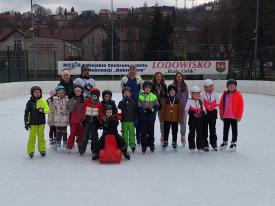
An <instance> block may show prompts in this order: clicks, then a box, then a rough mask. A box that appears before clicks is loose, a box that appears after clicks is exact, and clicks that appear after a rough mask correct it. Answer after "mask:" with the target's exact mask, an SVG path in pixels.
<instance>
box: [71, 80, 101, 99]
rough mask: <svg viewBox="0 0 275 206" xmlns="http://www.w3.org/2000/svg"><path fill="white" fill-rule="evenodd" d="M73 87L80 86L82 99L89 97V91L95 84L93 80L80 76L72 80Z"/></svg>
mask: <svg viewBox="0 0 275 206" xmlns="http://www.w3.org/2000/svg"><path fill="white" fill-rule="evenodd" d="M74 85H77V86H80V87H81V88H83V89H84V97H85V98H88V97H90V96H91V95H90V89H92V88H93V87H95V86H96V84H95V80H94V79H92V78H90V77H88V78H86V77H83V76H80V77H79V78H77V79H76V80H74Z"/></svg>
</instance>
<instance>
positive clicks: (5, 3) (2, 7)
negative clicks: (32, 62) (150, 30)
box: [0, 0, 211, 12]
mask: <svg viewBox="0 0 275 206" xmlns="http://www.w3.org/2000/svg"><path fill="white" fill-rule="evenodd" d="M145 1H146V2H147V5H148V6H153V5H155V4H156V2H157V3H158V4H159V5H167V6H175V4H176V0H113V2H114V9H116V8H121V7H122V8H124V7H128V8H131V7H140V6H142V5H144V2H145ZM209 1H211V0H195V3H194V5H196V4H201V3H205V2H209ZM30 2H31V0H0V12H3V11H20V12H25V11H29V10H30V7H31V6H30V4H31V3H30ZM186 2H187V7H191V5H192V0H186ZM33 4H39V5H41V6H43V7H45V8H50V9H52V11H53V12H55V10H56V8H57V7H58V6H63V7H66V8H71V7H72V6H73V7H74V8H75V10H76V11H77V12H80V11H83V10H95V11H99V10H100V9H102V8H107V9H108V8H110V7H111V0H58V1H57V0H33ZM178 7H184V0H178Z"/></svg>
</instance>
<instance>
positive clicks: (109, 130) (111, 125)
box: [102, 115, 119, 134]
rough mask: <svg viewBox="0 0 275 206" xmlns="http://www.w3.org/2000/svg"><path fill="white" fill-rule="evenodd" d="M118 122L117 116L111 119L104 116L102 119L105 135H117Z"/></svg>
mask: <svg viewBox="0 0 275 206" xmlns="http://www.w3.org/2000/svg"><path fill="white" fill-rule="evenodd" d="M118 124H119V122H118V120H117V118H116V116H115V115H113V116H111V117H106V116H104V117H103V118H102V127H103V133H104V134H117V133H118V131H117V127H118Z"/></svg>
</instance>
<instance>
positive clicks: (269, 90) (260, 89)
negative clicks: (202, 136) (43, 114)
mask: <svg viewBox="0 0 275 206" xmlns="http://www.w3.org/2000/svg"><path fill="white" fill-rule="evenodd" d="M186 82H187V85H188V87H191V86H192V85H197V86H199V87H201V88H202V86H203V80H187V81H186ZM166 83H167V84H170V83H171V81H167V82H166ZM214 83H215V90H216V91H217V92H222V91H223V90H224V89H225V84H226V80H214ZM57 84H58V81H39V82H12V83H3V84H0V99H8V98H12V97H16V96H23V95H29V94H30V88H31V87H32V86H35V85H37V86H40V87H41V88H42V92H43V93H44V94H49V92H50V91H51V90H53V89H54V88H55V87H56V85H57ZM96 86H97V87H98V88H99V89H100V91H103V90H105V89H109V90H111V91H112V92H114V93H119V92H121V89H120V82H119V81H96ZM238 89H239V90H240V91H241V92H243V93H251V94H264V95H272V96H275V81H252V80H251V81H250V80H249V81H246V80H238Z"/></svg>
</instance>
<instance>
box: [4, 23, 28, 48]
mask: <svg viewBox="0 0 275 206" xmlns="http://www.w3.org/2000/svg"><path fill="white" fill-rule="evenodd" d="M25 39H26V35H25V34H24V32H23V31H21V30H19V29H15V28H0V50H7V49H8V48H9V49H10V50H24V49H25V44H24V42H25Z"/></svg>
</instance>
